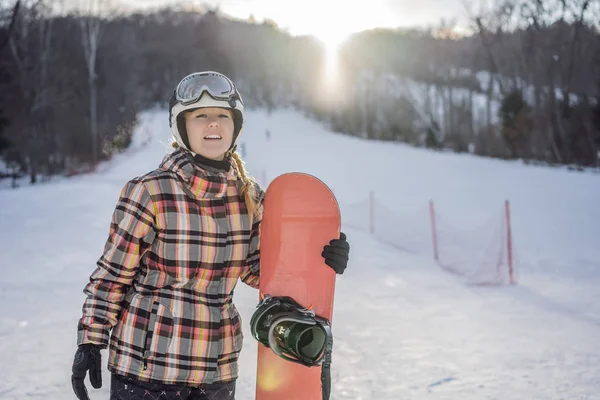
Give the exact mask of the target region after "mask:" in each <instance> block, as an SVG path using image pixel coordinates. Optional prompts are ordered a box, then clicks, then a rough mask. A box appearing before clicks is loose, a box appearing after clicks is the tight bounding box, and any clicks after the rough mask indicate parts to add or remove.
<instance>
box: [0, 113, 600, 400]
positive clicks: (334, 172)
mask: <svg viewBox="0 0 600 400" xmlns="http://www.w3.org/2000/svg"><path fill="white" fill-rule="evenodd" d="M247 120H248V123H247V126H246V128H245V130H244V132H243V137H242V143H243V146H240V147H243V149H244V151H245V152H246V157H245V160H246V163H247V167H248V169H249V170H250V172H251V173H252V174H254V175H255V177H256V178H257V179H258V180H259V181H268V180H269V179H272V178H273V177H275V176H277V175H278V174H281V173H284V172H288V171H303V172H308V173H312V174H315V175H317V176H318V177H319V178H321V179H322V180H324V181H325V182H326V183H328V184H329V185H330V186H331V187H332V188H333V189H334V191H335V193H336V195H337V197H338V199H339V201H340V203H341V205H342V210H355V209H356V208H353V207H352V205H354V204H361V203H363V202H364V201H365V199H366V198H367V197H368V195H369V191H370V190H374V191H375V196H376V197H377V201H378V202H379V203H381V204H383V205H385V206H386V207H387V208H388V209H390V210H395V211H394V212H392V211H390V215H389V221H390V224H391V225H392V226H391V227H389V228H390V229H392V230H396V231H404V232H406V231H411V230H412V229H417V227H415V226H411V225H410V223H409V222H407V221H410V219H408V218H403V217H402V216H403V215H405V216H406V215H410V214H411V213H412V212H413V211H414V210H418V209H420V208H422V207H423V206H424V205H426V204H427V202H428V201H429V199H434V200H435V201H436V207H437V210H438V212H439V213H440V214H441V215H442V216H443V217H444V218H445V220H447V221H448V223H449V224H451V225H453V226H455V227H457V228H469V227H471V226H476V225H478V224H480V223H482V222H483V221H485V220H487V219H488V218H489V217H490V215H491V214H493V213H494V212H495V211H496V210H498V209H499V208H501V206H502V204H503V202H504V200H505V199H510V201H511V204H512V214H513V215H512V220H513V231H514V241H515V250H516V253H517V257H516V260H517V268H518V272H519V273H518V277H519V285H517V286H512V287H511V286H503V287H480V286H469V285H465V284H464V282H463V281H462V280H461V279H459V278H457V277H455V276H452V275H449V274H447V273H446V272H444V271H443V270H441V269H440V268H439V267H438V266H437V265H436V264H435V263H434V262H433V260H432V257H431V255H430V254H426V253H422V254H420V253H416V254H415V253H406V252H402V251H399V250H397V249H396V248H394V247H393V246H389V245H387V244H384V243H382V242H380V241H377V240H376V239H374V238H373V237H371V236H370V235H369V234H368V233H367V232H365V231H362V230H357V229H353V228H350V226H349V225H350V222H352V221H353V220H354V219H356V218H358V216H356V215H351V213H347V214H343V215H342V219H343V221H344V227H343V230H344V231H345V232H346V233H347V234H348V237H349V240H350V242H351V246H352V253H351V262H350V266H349V268H348V270H347V273H346V274H345V275H344V276H342V277H340V278H339V279H338V284H337V292H336V308H335V313H334V321H333V322H334V334H335V338H336V340H335V347H334V365H333V372H332V374H333V391H332V400H346V399H365V400H366V399H458V398H460V399H461V400H475V399H524V400H531V399H587V400H591V399H600V346H598V342H599V339H598V338H600V305H599V304H598V303H597V301H596V300H597V298H598V295H599V294H600V289H598V288H600V261H599V260H600V246H598V239H599V238H600V224H599V223H598V221H600V208H599V207H598V206H597V205H598V200H600V176H599V175H597V174H592V173H574V172H569V171H566V170H562V169H547V168H540V167H531V166H524V165H522V164H521V163H519V162H504V161H499V160H487V159H482V158H477V157H473V156H467V155H461V156H457V155H455V154H451V153H432V152H428V151H425V150H422V149H415V148H411V147H408V146H405V145H394V144H389V143H387V144H384V143H373V142H366V141H363V140H360V139H357V138H352V137H346V136H343V135H339V134H333V133H331V132H328V131H327V130H326V129H324V128H323V127H322V126H321V125H319V124H318V123H316V122H313V121H310V120H307V119H305V118H304V117H303V116H302V115H300V114H298V113H296V112H294V111H291V110H284V111H277V112H273V113H272V114H270V115H269V114H267V113H265V112H262V111H254V112H249V113H248V118H247ZM142 121H143V124H142V125H141V126H140V127H139V128H138V130H137V132H136V136H135V138H134V144H133V146H132V148H131V149H130V150H129V151H128V152H127V153H126V154H122V155H119V156H117V157H116V158H115V159H114V160H113V161H111V162H110V163H108V164H105V165H102V166H101V168H100V170H99V171H98V172H97V173H95V174H93V175H89V176H79V177H75V178H71V179H63V180H58V181H56V182H54V183H49V184H45V185H41V186H38V187H23V188H20V189H19V190H9V189H6V190H0V204H1V205H2V207H0V273H1V277H2V278H1V279H0V360H2V362H0V399H11V400H13V399H14V400H22V399H29V398H44V399H56V400H66V399H73V398H74V395H73V394H72V392H71V388H70V368H71V362H72V357H73V354H74V351H75V340H76V334H75V332H76V324H77V319H78V317H79V315H80V310H81V305H82V302H83V293H82V289H83V286H84V285H85V283H86V282H87V279H88V277H89V274H90V273H91V272H92V270H93V269H94V265H95V261H96V260H97V258H98V257H99V255H100V252H101V251H102V248H103V245H104V240H105V239H106V235H107V233H108V226H109V220H110V216H111V213H112V209H113V207H114V205H115V202H116V200H117V197H118V194H119V191H120V189H121V188H122V186H123V184H124V183H125V182H126V181H127V180H128V179H130V178H132V177H134V176H136V175H140V174H143V173H145V172H147V171H149V170H151V169H153V168H155V167H156V166H157V165H158V163H159V162H160V159H161V158H162V156H163V155H164V153H165V148H166V147H167V145H168V140H169V137H168V126H167V123H166V121H167V116H166V113H165V112H164V111H151V112H148V113H145V114H144V115H143V118H142ZM267 129H268V130H269V131H270V134H271V135H270V137H271V138H270V140H267V137H266V135H265V131H266V130H267ZM148 139H150V140H149V142H148ZM396 211H397V214H396ZM392 213H393V214H394V215H392ZM394 221H399V223H394ZM346 222H348V223H347V224H346ZM235 301H236V304H237V306H238V308H239V310H240V312H241V313H242V317H243V319H244V330H245V337H246V339H245V345H244V350H243V352H242V357H241V376H240V379H239V384H238V396H237V398H238V399H240V400H244V399H252V398H253V397H254V396H253V395H254V380H255V375H254V369H255V365H254V364H255V357H256V346H257V345H256V342H255V341H254V340H253V339H252V338H251V336H250V333H249V329H248V321H249V319H250V316H251V314H252V311H253V308H254V306H255V303H256V291H254V290H253V289H251V288H248V287H247V286H245V285H243V284H240V285H239V286H238V288H237V291H236V295H235ZM104 357H105V358H104V361H106V354H105V352H104ZM104 378H105V384H104V387H103V388H102V389H100V390H97V391H93V393H92V399H98V400H99V399H106V398H108V381H109V374H108V372H107V371H104ZM88 388H89V389H90V390H91V387H90V386H89V385H88Z"/></svg>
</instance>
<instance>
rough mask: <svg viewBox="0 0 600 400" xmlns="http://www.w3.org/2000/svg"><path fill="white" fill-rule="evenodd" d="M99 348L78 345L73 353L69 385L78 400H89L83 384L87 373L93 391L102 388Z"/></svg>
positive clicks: (90, 345)
mask: <svg viewBox="0 0 600 400" xmlns="http://www.w3.org/2000/svg"><path fill="white" fill-rule="evenodd" d="M101 348H102V347H100V346H98V345H95V344H91V343H87V344H82V345H80V346H79V348H78V349H77V352H76V353H75V359H74V360H73V375H71V384H72V385H73V391H74V392H75V394H76V395H77V398H78V399H79V400H90V398H89V396H88V392H87V389H86V388H85V384H84V383H83V380H84V379H85V374H86V372H87V371H90V382H91V383H92V386H93V387H94V389H100V388H101V387H102V367H101V365H102V358H101V355H100V349H101Z"/></svg>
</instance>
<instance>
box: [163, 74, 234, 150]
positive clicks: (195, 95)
mask: <svg viewBox="0 0 600 400" xmlns="http://www.w3.org/2000/svg"><path fill="white" fill-rule="evenodd" d="M205 107H219V108H226V109H229V110H231V111H232V113H233V126H234V130H233V141H232V142H231V147H230V149H229V150H232V149H234V148H235V145H236V142H237V139H238V137H239V134H240V132H241V130H242V125H243V124H244V103H243V101H242V96H241V95H240V93H239V92H238V90H237V88H236V87H235V85H234V83H233V82H232V81H231V79H229V78H228V77H226V76H225V75H223V74H220V73H218V72H214V71H204V72H195V73H193V74H190V75H188V76H186V77H185V78H183V79H182V80H181V82H179V84H178V85H177V87H176V88H175V90H174V91H173V94H172V95H171V98H170V99H169V127H170V128H171V135H172V136H173V139H174V140H175V142H177V144H178V145H179V146H181V147H183V148H186V149H188V150H191V148H190V143H189V140H188V135H187V130H186V127H185V119H184V115H185V112H186V111H191V110H196V109H198V108H205Z"/></svg>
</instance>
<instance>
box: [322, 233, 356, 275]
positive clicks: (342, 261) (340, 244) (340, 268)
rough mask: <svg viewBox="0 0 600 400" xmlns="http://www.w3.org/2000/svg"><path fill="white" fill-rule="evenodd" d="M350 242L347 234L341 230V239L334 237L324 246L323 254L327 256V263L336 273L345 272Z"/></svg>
mask: <svg viewBox="0 0 600 400" xmlns="http://www.w3.org/2000/svg"><path fill="white" fill-rule="evenodd" d="M349 254H350V244H348V242H347V241H346V235H345V234H344V233H343V232H340V238H339V239H333V240H332V241H330V242H329V244H327V245H325V247H323V252H322V253H321V255H322V256H323V257H324V258H325V264H327V265H329V266H330V267H331V268H333V270H334V271H335V273H336V274H343V273H344V270H345V269H346V267H347V266H348V255H349Z"/></svg>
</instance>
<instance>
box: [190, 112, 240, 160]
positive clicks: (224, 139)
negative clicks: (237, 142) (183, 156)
mask: <svg viewBox="0 0 600 400" xmlns="http://www.w3.org/2000/svg"><path fill="white" fill-rule="evenodd" d="M185 127H186V129H187V135H188V140H189V142H190V147H191V149H190V150H192V151H193V152H194V153H197V154H200V155H201V156H204V157H206V158H209V159H211V160H223V159H224V157H225V153H226V152H227V150H229V148H230V147H231V143H232V141H233V129H234V125H233V113H232V112H231V110H228V109H225V108H217V107H209V108H199V109H197V110H193V111H189V112H187V113H186V114H185Z"/></svg>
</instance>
